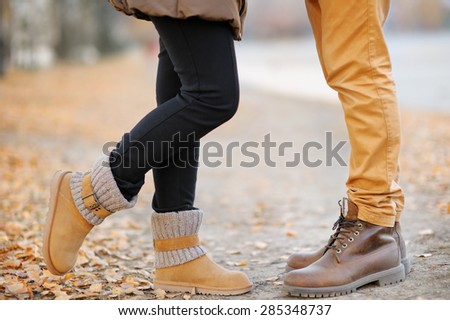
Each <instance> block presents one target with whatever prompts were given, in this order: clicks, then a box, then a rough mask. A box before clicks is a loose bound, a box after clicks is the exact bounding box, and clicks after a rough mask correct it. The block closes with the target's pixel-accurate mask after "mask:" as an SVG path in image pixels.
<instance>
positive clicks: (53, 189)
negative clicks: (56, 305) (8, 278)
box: [43, 171, 70, 276]
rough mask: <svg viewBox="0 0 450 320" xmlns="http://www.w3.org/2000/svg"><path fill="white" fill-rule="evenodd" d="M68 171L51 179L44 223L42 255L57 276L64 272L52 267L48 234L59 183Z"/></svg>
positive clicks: (57, 173) (60, 172)
mask: <svg viewBox="0 0 450 320" xmlns="http://www.w3.org/2000/svg"><path fill="white" fill-rule="evenodd" d="M69 173H70V171H57V172H56V173H55V175H54V176H53V178H52V182H51V187H50V203H49V211H48V214H47V221H46V222H45V230H44V244H43V255H44V261H45V264H46V265H47V268H48V270H49V271H50V272H51V273H52V274H54V275H58V276H62V275H64V274H65V272H60V271H58V270H57V269H56V268H55V266H54V265H53V262H52V259H51V257H50V233H51V230H52V227H53V220H54V217H55V211H56V205H57V203H58V192H59V189H60V188H61V182H62V181H63V179H64V177H65V176H66V174H69Z"/></svg>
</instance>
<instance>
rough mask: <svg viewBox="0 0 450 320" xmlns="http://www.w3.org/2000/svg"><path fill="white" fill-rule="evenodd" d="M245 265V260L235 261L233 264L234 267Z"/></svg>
mask: <svg viewBox="0 0 450 320" xmlns="http://www.w3.org/2000/svg"><path fill="white" fill-rule="evenodd" d="M246 265H247V262H245V261H239V262H235V263H234V266H236V267H245V266H246Z"/></svg>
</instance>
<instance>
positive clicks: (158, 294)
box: [153, 289, 166, 300]
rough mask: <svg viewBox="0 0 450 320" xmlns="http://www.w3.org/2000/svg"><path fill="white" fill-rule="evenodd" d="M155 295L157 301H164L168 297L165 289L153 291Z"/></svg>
mask: <svg viewBox="0 0 450 320" xmlns="http://www.w3.org/2000/svg"><path fill="white" fill-rule="evenodd" d="M153 294H154V295H155V296H156V299H158V300H162V299H164V298H165V297H166V292H165V291H164V290H163V289H156V290H154V291H153Z"/></svg>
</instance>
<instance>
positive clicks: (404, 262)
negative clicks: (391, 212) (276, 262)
mask: <svg viewBox="0 0 450 320" xmlns="http://www.w3.org/2000/svg"><path fill="white" fill-rule="evenodd" d="M401 262H402V265H403V267H404V268H405V274H409V273H410V272H411V260H410V259H409V257H405V258H403V259H402V261H401ZM285 270H286V272H291V271H294V270H296V269H295V268H292V267H289V266H286V268H285Z"/></svg>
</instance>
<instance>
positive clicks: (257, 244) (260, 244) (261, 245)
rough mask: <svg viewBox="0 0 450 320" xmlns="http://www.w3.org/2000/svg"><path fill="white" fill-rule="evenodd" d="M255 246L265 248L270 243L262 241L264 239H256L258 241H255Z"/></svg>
mask: <svg viewBox="0 0 450 320" xmlns="http://www.w3.org/2000/svg"><path fill="white" fill-rule="evenodd" d="M254 246H255V248H257V249H261V250H263V249H266V248H267V247H268V246H269V245H268V244H267V243H265V242H262V241H256V242H255V243H254Z"/></svg>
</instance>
